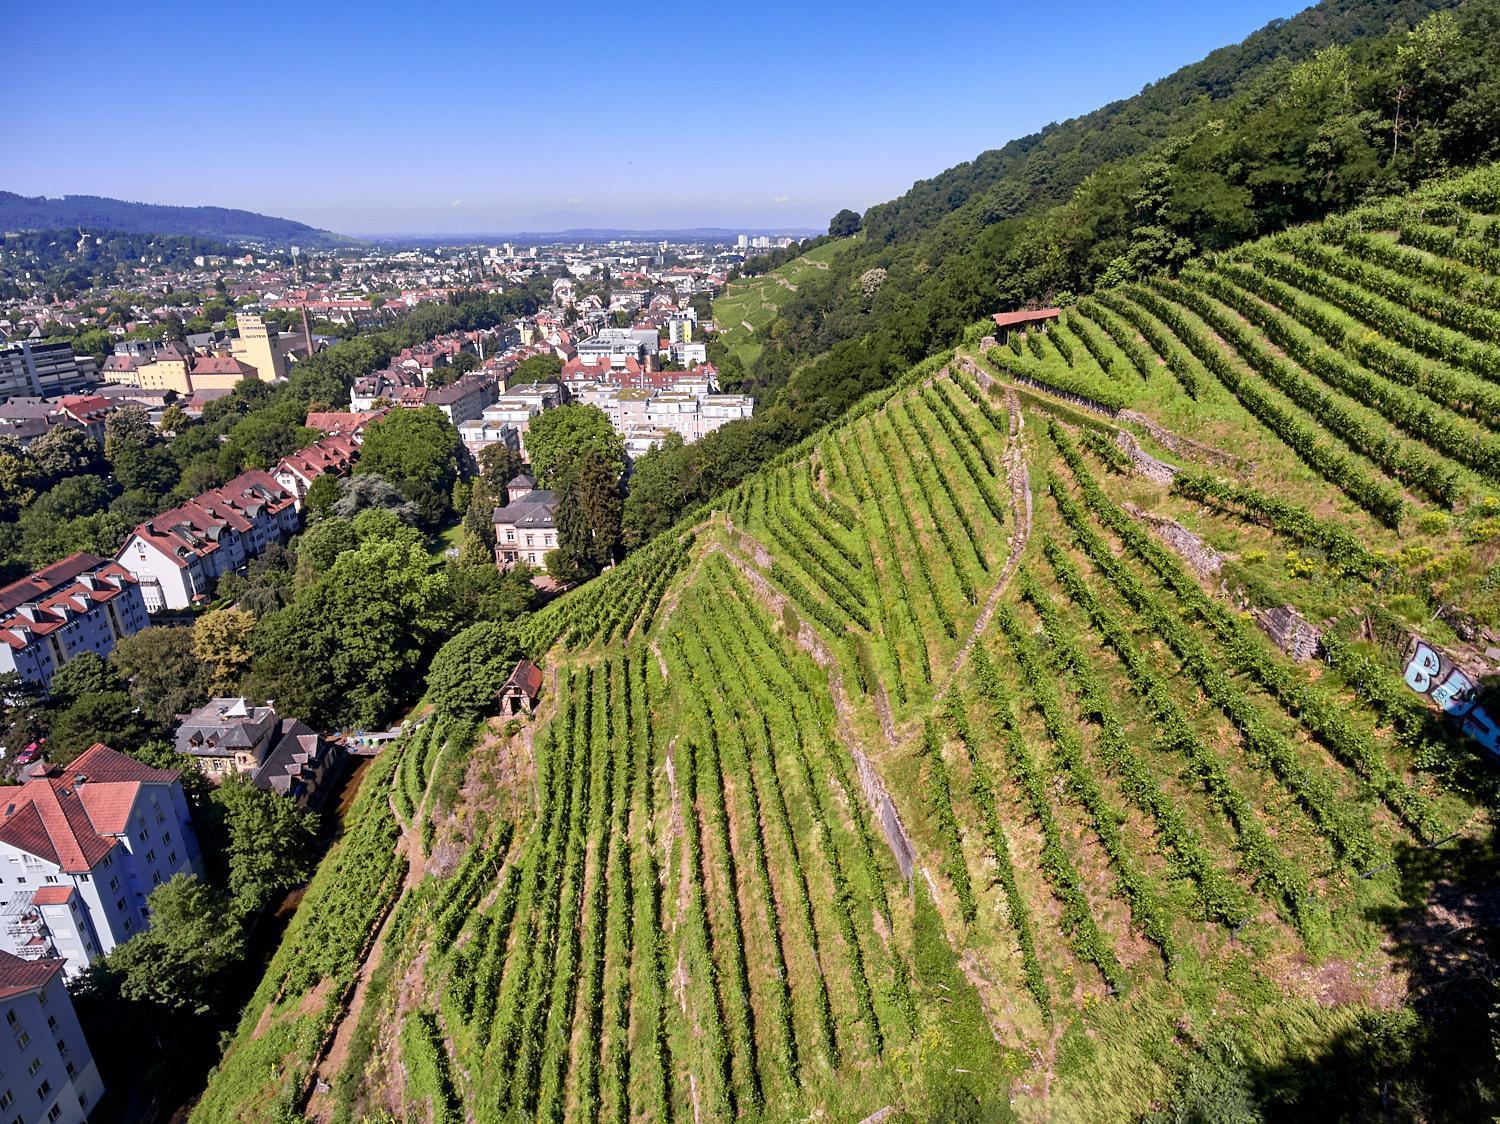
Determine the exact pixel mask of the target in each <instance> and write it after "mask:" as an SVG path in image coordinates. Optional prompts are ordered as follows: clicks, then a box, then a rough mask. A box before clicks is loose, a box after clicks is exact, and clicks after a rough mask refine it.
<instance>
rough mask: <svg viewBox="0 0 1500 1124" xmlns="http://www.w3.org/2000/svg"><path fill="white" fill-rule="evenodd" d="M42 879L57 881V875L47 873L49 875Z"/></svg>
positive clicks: (44, 880)
mask: <svg viewBox="0 0 1500 1124" xmlns="http://www.w3.org/2000/svg"><path fill="white" fill-rule="evenodd" d="M42 881H43V882H56V881H57V875H55V874H49V875H47V877H45V878H43V879H42Z"/></svg>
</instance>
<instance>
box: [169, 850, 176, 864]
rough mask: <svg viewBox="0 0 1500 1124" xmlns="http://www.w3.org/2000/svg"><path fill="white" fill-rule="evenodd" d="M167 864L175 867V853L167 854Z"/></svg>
mask: <svg viewBox="0 0 1500 1124" xmlns="http://www.w3.org/2000/svg"><path fill="white" fill-rule="evenodd" d="M167 862H169V863H171V864H172V865H173V866H176V865H177V852H176V851H173V852H172V853H171V854H169V855H168V856H167Z"/></svg>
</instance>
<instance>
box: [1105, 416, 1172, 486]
mask: <svg viewBox="0 0 1500 1124" xmlns="http://www.w3.org/2000/svg"><path fill="white" fill-rule="evenodd" d="M1115 444H1116V445H1118V446H1119V447H1120V448H1121V449H1123V450H1124V452H1125V455H1126V456H1127V457H1129V458H1130V463H1131V465H1132V467H1133V468H1134V469H1135V471H1136V472H1138V473H1139V474H1140V475H1142V476H1144V477H1145V478H1146V479H1147V480H1150V481H1151V482H1152V483H1153V484H1161V485H1164V486H1170V485H1171V483H1172V481H1173V480H1175V479H1177V473H1178V472H1179V471H1180V470H1179V469H1178V467H1177V466H1176V465H1175V464H1168V463H1167V462H1166V461H1159V460H1157V459H1156V458H1155V457H1153V456H1152V455H1151V454H1150V453H1148V452H1146V450H1145V449H1142V448H1141V443H1140V442H1139V441H1137V440H1136V439H1135V434H1133V433H1129V432H1127V431H1126V430H1123V429H1122V430H1120V431H1119V432H1118V433H1116V434H1115Z"/></svg>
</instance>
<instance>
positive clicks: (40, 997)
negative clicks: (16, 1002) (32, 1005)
mask: <svg viewBox="0 0 1500 1124" xmlns="http://www.w3.org/2000/svg"><path fill="white" fill-rule="evenodd" d="M36 1001H37V1002H38V1003H39V1004H41V1005H42V1006H43V1007H45V1006H46V1005H47V1004H48V1003H51V1002H52V996H51V995H50V994H48V993H47V991H46V990H45V989H43V990H42V991H39V992H37V994H36Z"/></svg>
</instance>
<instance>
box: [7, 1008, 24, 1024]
mask: <svg viewBox="0 0 1500 1124" xmlns="http://www.w3.org/2000/svg"><path fill="white" fill-rule="evenodd" d="M5 1021H6V1022H8V1023H10V1025H11V1026H15V1025H16V1024H17V1023H19V1022H20V1021H21V1016H19V1015H18V1014H16V1009H15V1008H14V1007H12V1008H11V1009H10V1010H9V1011H6V1012H5Z"/></svg>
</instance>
